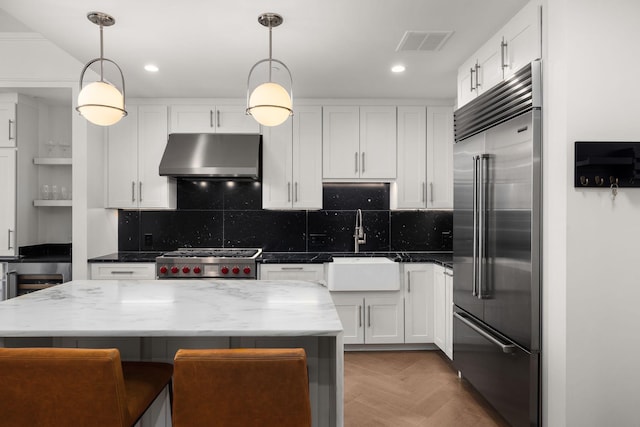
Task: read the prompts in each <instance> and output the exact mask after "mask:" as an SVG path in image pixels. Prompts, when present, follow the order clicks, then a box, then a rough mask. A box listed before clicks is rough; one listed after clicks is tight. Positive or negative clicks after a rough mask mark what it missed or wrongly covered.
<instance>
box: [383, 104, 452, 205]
mask: <svg viewBox="0 0 640 427" xmlns="http://www.w3.org/2000/svg"><path fill="white" fill-rule="evenodd" d="M392 188H393V187H392ZM392 194H393V195H395V205H393V208H394V209H424V208H427V209H453V107H446V106H445V107H424V106H423V107H398V178H397V179H396V182H395V188H394V191H393V192H392Z"/></svg>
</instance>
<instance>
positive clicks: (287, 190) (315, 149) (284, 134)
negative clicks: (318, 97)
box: [262, 107, 322, 209]
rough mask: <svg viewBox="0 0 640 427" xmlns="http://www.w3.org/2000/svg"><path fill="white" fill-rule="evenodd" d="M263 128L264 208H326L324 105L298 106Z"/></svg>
mask: <svg viewBox="0 0 640 427" xmlns="http://www.w3.org/2000/svg"><path fill="white" fill-rule="evenodd" d="M263 132H264V133H263V144H262V154H263V171H262V175H263V177H262V178H263V179H262V203H263V208H265V209H320V208H322V161H321V159H322V108H321V107H297V108H296V110H295V115H294V116H292V117H290V118H289V119H287V121H286V122H284V123H283V124H282V125H280V126H274V127H266V126H265V128H264V131H263Z"/></svg>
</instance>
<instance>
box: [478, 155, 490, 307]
mask: <svg viewBox="0 0 640 427" xmlns="http://www.w3.org/2000/svg"><path fill="white" fill-rule="evenodd" d="M488 159H489V156H488V155H487V154H482V155H480V156H478V161H479V166H478V170H479V171H478V175H479V177H478V187H479V188H478V190H477V191H478V258H477V263H478V274H477V286H476V289H477V293H478V294H477V295H478V299H483V298H484V296H485V294H484V293H483V291H484V265H485V261H486V260H485V258H486V250H485V246H486V227H485V225H486V216H485V213H486V209H487V206H486V204H487V203H486V199H487V197H486V196H487V194H486V185H485V169H486V166H487V161H488Z"/></svg>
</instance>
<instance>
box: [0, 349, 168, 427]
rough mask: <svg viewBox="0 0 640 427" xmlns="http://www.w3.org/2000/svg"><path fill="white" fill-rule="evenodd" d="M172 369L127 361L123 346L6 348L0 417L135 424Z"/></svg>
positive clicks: (49, 423)
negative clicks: (114, 347) (107, 347)
mask: <svg viewBox="0 0 640 427" xmlns="http://www.w3.org/2000/svg"><path fill="white" fill-rule="evenodd" d="M172 371H173V367H172V365H171V364H168V363H155V362H121V361H120V352H119V351H118V350H117V349H78V348H0V378H1V379H2V380H1V386H0V414H1V415H0V423H2V425H8V426H16V427H17V426H38V427H54V426H55V427H67V426H69V427H71V426H74V427H75V426H100V427H131V426H133V425H134V424H135V423H136V422H137V421H138V420H139V419H140V417H142V415H143V414H144V412H145V411H146V410H147V408H148V407H149V406H150V405H151V403H153V401H154V400H155V398H156V397H157V396H158V395H159V394H160V392H161V391H162V390H163V389H164V387H165V386H167V385H168V384H170V381H171V374H172Z"/></svg>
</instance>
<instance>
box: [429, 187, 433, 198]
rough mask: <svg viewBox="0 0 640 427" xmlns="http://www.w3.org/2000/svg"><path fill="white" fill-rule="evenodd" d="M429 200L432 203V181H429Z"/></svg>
mask: <svg viewBox="0 0 640 427" xmlns="http://www.w3.org/2000/svg"><path fill="white" fill-rule="evenodd" d="M429 201H430V202H431V203H433V182H430V183H429Z"/></svg>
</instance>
